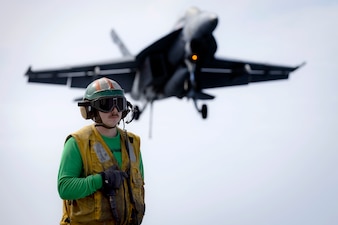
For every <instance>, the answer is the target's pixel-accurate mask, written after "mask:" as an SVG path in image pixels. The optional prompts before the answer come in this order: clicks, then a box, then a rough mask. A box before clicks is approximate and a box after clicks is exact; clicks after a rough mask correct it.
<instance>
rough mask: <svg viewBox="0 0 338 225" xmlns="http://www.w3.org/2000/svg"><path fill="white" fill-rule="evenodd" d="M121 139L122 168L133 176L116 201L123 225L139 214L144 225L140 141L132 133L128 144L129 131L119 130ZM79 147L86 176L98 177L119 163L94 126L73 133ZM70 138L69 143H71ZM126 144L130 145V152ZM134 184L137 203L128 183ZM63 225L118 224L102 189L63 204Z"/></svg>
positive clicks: (132, 186) (138, 216)
mask: <svg viewBox="0 0 338 225" xmlns="http://www.w3.org/2000/svg"><path fill="white" fill-rule="evenodd" d="M118 132H120V137H121V154H122V165H121V168H119V169H120V170H122V171H125V172H127V171H128V170H129V167H130V170H129V173H130V176H129V178H127V179H130V180H129V181H128V180H127V179H125V180H124V183H123V185H121V187H120V188H119V189H118V190H117V191H116V195H115V202H116V205H117V212H118V216H119V219H120V221H121V222H120V224H122V225H126V224H128V223H129V222H130V221H131V219H132V212H133V213H136V215H137V218H138V221H139V223H141V221H142V219H143V216H144V211H145V204H144V181H143V178H142V175H141V172H140V167H139V165H140V160H141V156H140V138H139V136H137V135H135V134H133V133H130V132H128V133H127V135H128V139H129V140H127V141H128V142H126V138H125V131H123V130H121V129H119V128H118ZM71 136H72V137H74V138H75V140H76V143H77V144H78V147H79V150H80V153H81V158H82V161H83V167H84V175H85V176H89V175H92V174H98V173H100V172H102V171H104V170H106V169H107V168H109V167H110V166H112V165H117V166H118V163H117V161H116V159H115V158H114V155H113V154H112V152H111V151H110V149H109V148H108V146H107V145H106V143H105V142H104V141H103V139H102V137H101V135H100V134H99V132H98V131H97V129H96V128H95V126H94V124H93V125H89V126H86V127H84V128H82V129H80V130H79V131H77V132H75V133H73V134H71V135H69V136H68V138H69V137H71ZM68 138H67V140H68ZM126 143H128V144H129V151H130V152H129V153H128V152H127V147H126ZM127 182H130V186H131V193H132V195H133V199H134V201H135V203H134V204H133V203H132V202H131V198H130V191H129V190H128V183H127ZM60 224H61V225H84V224H85V225H116V221H115V220H114V218H113V216H112V211H111V208H110V203H109V199H108V198H107V197H106V196H105V195H104V194H103V192H102V191H101V190H98V191H96V192H95V193H93V194H92V195H89V196H87V197H85V198H81V199H77V200H64V201H63V218H62V220H61V223H60Z"/></svg>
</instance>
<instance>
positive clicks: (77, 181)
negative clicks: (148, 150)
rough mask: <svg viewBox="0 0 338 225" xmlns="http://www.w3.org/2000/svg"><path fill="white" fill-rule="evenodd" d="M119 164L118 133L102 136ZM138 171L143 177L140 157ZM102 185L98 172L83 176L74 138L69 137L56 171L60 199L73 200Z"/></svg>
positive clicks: (119, 143) (119, 141)
mask: <svg viewBox="0 0 338 225" xmlns="http://www.w3.org/2000/svg"><path fill="white" fill-rule="evenodd" d="M102 138H103V140H104V141H105V142H106V144H107V145H108V147H109V148H110V150H111V151H112V153H113V154H114V157H115V158H116V160H117V162H118V164H119V166H121V164H122V156H121V140H120V134H119V133H118V135H117V136H116V137H112V138H111V137H105V136H102ZM140 171H141V174H142V177H144V171H143V163H142V157H141V160H140ZM101 187H102V177H101V175H99V174H95V175H89V176H87V177H84V171H83V162H82V158H81V153H80V150H79V147H78V145H77V143H76V140H75V139H74V138H73V137H71V138H69V139H68V140H67V142H66V143H65V145H64V149H63V153H62V156H61V162H60V167H59V173H58V191H59V195H60V197H61V198H62V199H67V200H75V199H79V198H83V197H86V196H88V195H90V194H93V193H94V192H96V191H97V190H98V189H100V188H101Z"/></svg>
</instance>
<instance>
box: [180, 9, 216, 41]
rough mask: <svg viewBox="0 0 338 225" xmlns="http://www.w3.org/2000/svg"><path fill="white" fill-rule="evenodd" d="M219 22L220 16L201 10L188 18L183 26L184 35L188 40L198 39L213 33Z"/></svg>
mask: <svg viewBox="0 0 338 225" xmlns="http://www.w3.org/2000/svg"><path fill="white" fill-rule="evenodd" d="M217 24H218V16H217V15H216V14H215V13H209V12H200V13H199V14H198V15H195V16H194V17H190V18H187V22H186V24H185V26H184V28H183V35H184V38H185V40H186V41H190V40H192V39H198V38H200V37H203V36H205V35H207V34H211V33H212V32H213V31H214V30H215V28H216V26H217Z"/></svg>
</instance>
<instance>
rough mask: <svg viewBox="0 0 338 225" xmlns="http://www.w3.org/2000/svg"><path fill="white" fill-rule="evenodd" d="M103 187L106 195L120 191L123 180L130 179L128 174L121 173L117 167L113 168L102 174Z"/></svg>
mask: <svg viewBox="0 0 338 225" xmlns="http://www.w3.org/2000/svg"><path fill="white" fill-rule="evenodd" d="M101 176H102V187H103V191H104V192H105V193H110V192H111V191H113V190H114V189H118V188H119V187H120V186H121V184H122V183H123V180H124V179H125V178H128V175H127V173H126V172H123V171H120V170H119V169H118V167H117V166H115V165H114V166H111V167H109V168H108V169H107V170H105V171H103V172H102V173H101Z"/></svg>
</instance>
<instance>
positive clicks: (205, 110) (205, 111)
mask: <svg viewBox="0 0 338 225" xmlns="http://www.w3.org/2000/svg"><path fill="white" fill-rule="evenodd" d="M200 113H201V114H202V118H203V119H206V118H207V117H208V107H207V105H206V104H203V105H202V109H201V110H200Z"/></svg>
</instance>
